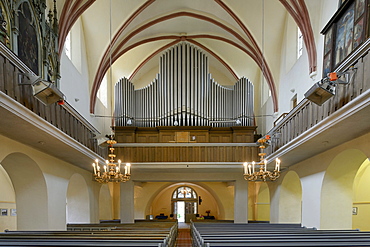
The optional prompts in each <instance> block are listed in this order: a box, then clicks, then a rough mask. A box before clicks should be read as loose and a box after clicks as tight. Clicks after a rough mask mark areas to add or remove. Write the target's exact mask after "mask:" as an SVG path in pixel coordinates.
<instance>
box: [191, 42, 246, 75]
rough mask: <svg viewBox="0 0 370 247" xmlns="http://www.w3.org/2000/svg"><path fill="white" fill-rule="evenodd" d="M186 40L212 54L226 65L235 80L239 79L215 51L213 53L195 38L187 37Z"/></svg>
mask: <svg viewBox="0 0 370 247" xmlns="http://www.w3.org/2000/svg"><path fill="white" fill-rule="evenodd" d="M188 41H189V42H190V43H193V44H195V45H197V46H199V47H200V48H202V49H203V50H205V51H206V52H208V53H209V54H211V55H212V56H214V57H215V58H216V59H217V60H218V61H219V62H220V63H222V65H223V66H225V67H226V69H227V70H228V71H229V72H230V73H231V74H232V76H233V77H234V78H235V80H236V81H237V80H238V79H239V77H238V76H237V75H236V73H235V72H234V71H233V70H232V69H231V68H230V66H229V65H228V64H227V63H226V62H225V61H224V60H223V59H222V58H220V57H219V56H218V55H217V54H216V53H214V52H213V51H211V50H210V49H208V48H207V47H206V46H204V45H202V44H200V43H198V42H197V41H195V40H192V39H188Z"/></svg>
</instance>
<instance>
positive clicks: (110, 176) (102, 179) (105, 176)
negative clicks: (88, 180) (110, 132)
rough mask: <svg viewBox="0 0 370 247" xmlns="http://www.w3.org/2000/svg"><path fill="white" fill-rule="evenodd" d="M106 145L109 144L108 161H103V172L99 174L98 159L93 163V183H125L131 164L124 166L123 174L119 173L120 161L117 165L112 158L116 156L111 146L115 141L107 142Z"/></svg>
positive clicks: (128, 177)
mask: <svg viewBox="0 0 370 247" xmlns="http://www.w3.org/2000/svg"><path fill="white" fill-rule="evenodd" d="M107 143H108V144H109V146H108V148H109V154H108V159H109V160H106V161H105V164H104V166H103V169H104V171H103V172H100V166H99V161H98V159H96V160H95V163H93V168H94V174H93V175H94V179H95V181H97V182H99V183H109V182H115V183H120V182H126V181H128V180H129V179H130V177H131V174H130V173H131V169H130V167H131V164H130V163H127V164H126V166H125V173H124V174H122V173H121V163H122V161H121V160H120V159H119V160H118V162H117V163H115V161H114V158H115V157H116V155H115V154H114V147H113V145H114V144H116V143H117V142H116V141H115V140H108V141H107Z"/></svg>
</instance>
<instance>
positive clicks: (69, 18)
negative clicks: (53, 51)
mask: <svg viewBox="0 0 370 247" xmlns="http://www.w3.org/2000/svg"><path fill="white" fill-rule="evenodd" d="M95 1H96V0H88V1H87V2H85V3H84V4H83V5H82V6H80V5H81V4H82V2H83V0H77V1H76V2H75V3H73V0H68V1H67V2H66V4H65V5H64V6H63V10H62V14H61V16H60V23H59V39H58V44H59V45H58V51H59V56H61V54H62V49H63V46H64V42H65V40H66V37H67V35H68V33H69V31H70V30H71V29H72V26H73V25H74V24H75V22H76V21H77V19H78V18H79V17H80V16H81V15H82V13H83V12H85V10H87V9H88V8H89V7H90V6H91V5H92V4H93V3H94V2H95ZM72 3H73V5H72ZM71 5H72V6H71Z"/></svg>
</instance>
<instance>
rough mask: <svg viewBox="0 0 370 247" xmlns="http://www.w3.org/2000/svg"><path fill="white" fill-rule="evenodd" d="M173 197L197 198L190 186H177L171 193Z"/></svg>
mask: <svg viewBox="0 0 370 247" xmlns="http://www.w3.org/2000/svg"><path fill="white" fill-rule="evenodd" d="M172 198H173V199H197V198H198V196H197V193H196V192H195V191H194V190H193V189H192V188H190V187H185V186H182V187H179V188H177V189H176V190H175V191H174V192H173V194H172Z"/></svg>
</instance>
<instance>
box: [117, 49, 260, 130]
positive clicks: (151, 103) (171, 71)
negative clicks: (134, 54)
mask: <svg viewBox="0 0 370 247" xmlns="http://www.w3.org/2000/svg"><path fill="white" fill-rule="evenodd" d="M159 67H160V71H159V74H157V77H156V78H155V79H154V80H153V81H152V82H151V83H150V84H149V85H147V86H146V87H144V88H141V89H138V90H135V89H134V85H133V84H132V83H131V82H130V81H129V80H128V79H126V78H123V79H121V80H120V81H119V82H117V83H116V85H115V119H116V121H115V125H116V126H131V125H132V126H137V127H156V126H212V127H231V126H236V125H240V126H253V125H254V123H253V84H252V83H251V82H250V81H249V80H248V79H246V78H244V77H243V78H241V79H239V80H238V81H237V82H236V83H235V85H234V86H231V87H225V86H222V85H220V84H218V83H217V82H216V81H215V80H214V79H212V78H211V74H210V73H209V69H208V57H207V56H206V55H205V54H204V53H203V52H202V50H200V49H199V48H197V47H195V46H193V45H191V44H189V43H187V42H181V43H179V44H178V45H176V46H173V47H172V48H170V49H169V50H167V51H166V52H165V53H164V54H163V55H162V56H161V57H160V66H159Z"/></svg>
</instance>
